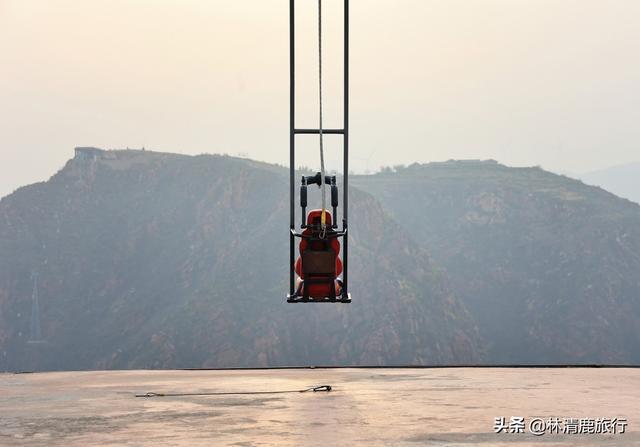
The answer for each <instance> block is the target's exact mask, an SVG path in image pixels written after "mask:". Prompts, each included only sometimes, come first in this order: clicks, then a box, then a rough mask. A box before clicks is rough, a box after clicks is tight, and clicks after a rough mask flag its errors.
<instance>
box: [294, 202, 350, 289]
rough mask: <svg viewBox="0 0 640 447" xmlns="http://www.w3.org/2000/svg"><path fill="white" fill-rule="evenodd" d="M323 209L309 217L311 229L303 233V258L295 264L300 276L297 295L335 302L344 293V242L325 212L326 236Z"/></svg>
mask: <svg viewBox="0 0 640 447" xmlns="http://www.w3.org/2000/svg"><path fill="white" fill-rule="evenodd" d="M321 216H322V210H312V211H310V212H309V214H308V215H307V228H305V230H304V231H303V232H302V234H301V236H302V240H301V241H300V245H299V250H300V256H299V257H298V259H297V260H296V263H295V272H296V274H297V275H298V281H297V287H296V293H295V295H296V296H298V297H302V298H303V299H305V300H306V299H312V300H315V301H323V300H335V299H336V297H339V296H340V294H341V293H342V281H341V280H340V279H339V276H340V275H341V274H342V260H341V259H340V241H338V237H337V234H336V232H335V231H334V230H333V229H332V216H331V213H330V212H329V211H325V219H326V229H325V234H324V237H322V236H323V235H322V227H321V224H320V219H321Z"/></svg>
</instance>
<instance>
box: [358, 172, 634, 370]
mask: <svg viewBox="0 0 640 447" xmlns="http://www.w3.org/2000/svg"><path fill="white" fill-rule="evenodd" d="M353 183H354V185H357V186H358V187H359V188H361V189H364V190H366V191H368V192H370V193H372V194H373V195H374V196H375V197H376V199H378V200H379V201H380V202H381V203H382V206H383V208H384V209H385V211H387V212H389V213H390V214H391V215H392V217H393V218H394V219H395V220H396V221H397V222H399V223H400V224H401V225H402V226H403V228H405V229H406V230H407V231H409V232H410V233H411V235H412V236H413V239H414V240H415V241H417V243H419V245H420V246H421V247H428V249H429V251H430V253H431V254H432V256H433V258H434V260H435V261H436V262H437V263H438V264H440V265H443V266H444V267H445V269H446V271H447V272H448V274H449V277H450V278H451V287H452V289H453V292H454V294H455V295H456V296H457V297H459V298H460V299H461V300H462V301H463V303H464V305H465V306H466V307H467V308H468V309H469V311H470V313H471V315H472V317H473V318H474V320H475V321H476V322H477V324H478V327H479V330H480V334H481V336H482V337H483V339H484V340H485V341H486V342H487V350H488V351H487V352H488V354H487V359H488V361H489V362H492V363H494V362H495V363H594V362H595V363H635V364H638V363H640V331H639V328H640V206H638V205H637V204H635V203H633V202H629V201H627V200H624V199H620V198H618V197H616V196H614V195H613V194H610V193H608V192H606V191H604V190H602V189H600V188H597V187H591V186H587V185H585V184H583V183H582V182H580V181H577V180H572V179H569V178H567V177H563V176H558V175H554V174H551V173H549V172H545V171H543V170H541V169H539V168H508V167H505V166H502V165H500V164H498V163H496V162H493V161H485V162H481V161H466V162H465V161H458V162H454V161H452V162H445V163H432V164H428V165H418V164H416V165H412V166H410V167H407V168H401V169H398V170H397V171H395V172H393V171H392V170H386V172H382V173H380V174H377V175H372V176H359V177H357V178H355V179H354V181H353Z"/></svg>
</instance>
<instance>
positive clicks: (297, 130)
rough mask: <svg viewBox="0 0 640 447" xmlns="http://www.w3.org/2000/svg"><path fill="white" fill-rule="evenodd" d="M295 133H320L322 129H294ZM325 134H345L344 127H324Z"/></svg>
mask: <svg viewBox="0 0 640 447" xmlns="http://www.w3.org/2000/svg"><path fill="white" fill-rule="evenodd" d="M293 133H294V134H316V135H318V134H320V129H294V130H293ZM322 133H323V134H324V135H344V129H322Z"/></svg>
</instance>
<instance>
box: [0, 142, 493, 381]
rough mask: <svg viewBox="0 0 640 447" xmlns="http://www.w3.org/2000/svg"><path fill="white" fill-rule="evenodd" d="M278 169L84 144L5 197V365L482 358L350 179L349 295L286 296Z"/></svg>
mask: <svg viewBox="0 0 640 447" xmlns="http://www.w3.org/2000/svg"><path fill="white" fill-rule="evenodd" d="M287 181H288V176H287V171H286V170H285V169H283V168H279V167H275V166H272V165H267V164H262V163H257V162H253V161H250V160H244V159H237V158H231V157H222V156H205V155H203V156H197V157H190V156H180V155H172V154H159V153H152V152H148V151H147V152H143V151H93V150H81V151H78V153H77V154H76V156H75V157H74V158H73V159H72V160H70V161H69V162H68V163H67V164H66V166H65V167H64V168H63V169H62V170H61V171H60V172H58V173H57V174H56V175H54V176H53V177H52V178H51V179H50V180H49V181H47V182H44V183H39V184H35V185H31V186H27V187H24V188H21V189H19V190H18V191H16V192H15V193H14V194H12V195H10V196H8V197H5V198H4V199H2V200H1V201H0V370H27V369H29V370H31V369H37V370H41V369H86V368H89V369H91V368H158V367H163V368H174V367H229V366H234V367H235V366H254V367H258V366H275V365H309V364H345V365H350V364H372V365H392V364H446V363H468V362H477V361H481V360H482V359H483V348H482V342H481V340H480V337H479V336H478V334H477V329H476V328H475V324H474V322H473V320H472V319H471V318H470V316H469V314H468V313H467V311H466V310H465V308H464V306H463V305H461V304H460V302H459V301H458V300H456V298H455V297H454V295H453V294H452V293H451V291H450V289H449V286H448V281H447V277H446V274H445V273H444V271H443V270H442V269H440V268H438V267H437V266H436V265H435V264H434V263H433V262H432V261H431V259H430V258H429V255H428V254H427V252H426V250H425V249H424V248H423V247H421V246H420V245H418V244H416V243H415V242H414V241H413V240H412V237H411V236H410V235H409V233H408V231H406V230H405V229H403V228H402V227H401V226H399V225H398V224H397V223H396V222H394V221H393V219H391V218H390V217H389V216H388V215H387V214H386V212H385V211H384V210H383V209H382V207H381V206H380V203H379V202H378V201H376V200H375V199H374V197H372V196H371V195H369V194H367V193H365V192H361V191H358V190H357V189H356V188H354V189H353V192H352V198H351V200H352V212H353V216H357V219H355V218H354V219H353V224H352V226H351V246H350V248H351V252H350V254H351V255H352V257H351V264H350V265H351V267H352V269H351V272H350V273H351V276H350V279H351V284H352V289H351V292H352V294H353V297H354V302H353V303H352V304H351V305H287V304H286V303H285V302H284V295H285V293H286V291H287V279H288V197H287V193H288V183H287ZM34 286H35V287H36V288H37V304H38V305H37V307H36V306H35V304H34V303H35V301H36V300H35V298H34Z"/></svg>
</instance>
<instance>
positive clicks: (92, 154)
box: [75, 146, 145, 161]
mask: <svg viewBox="0 0 640 447" xmlns="http://www.w3.org/2000/svg"><path fill="white" fill-rule="evenodd" d="M144 151H145V148H144V147H142V148H140V149H130V148H128V147H127V148H126V149H114V150H107V149H100V148H99V147H93V146H78V147H76V148H75V159H76V160H81V161H96V160H115V159H117V158H118V154H120V155H122V154H126V153H128V154H134V153H138V152H144Z"/></svg>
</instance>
